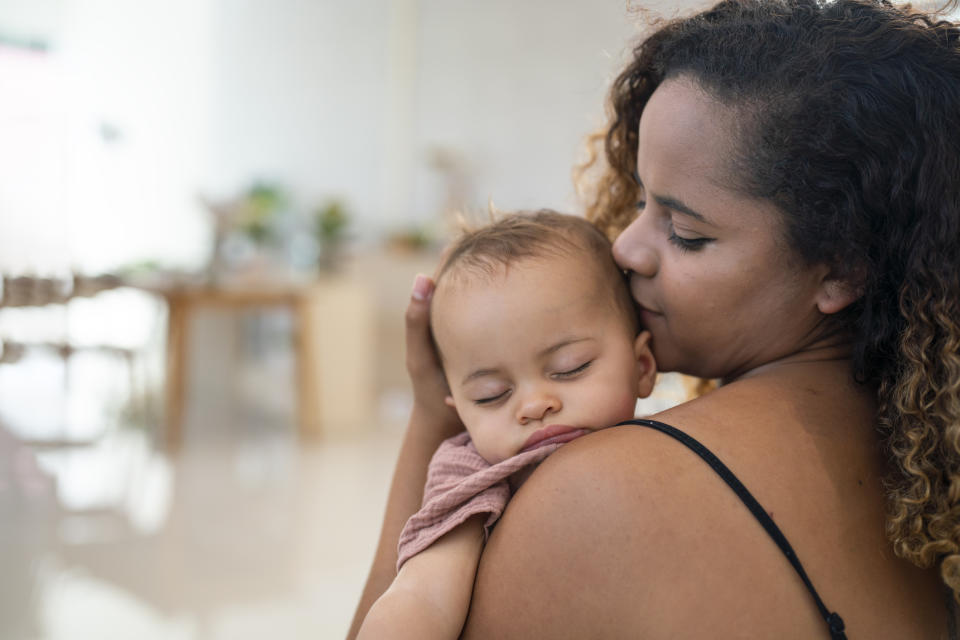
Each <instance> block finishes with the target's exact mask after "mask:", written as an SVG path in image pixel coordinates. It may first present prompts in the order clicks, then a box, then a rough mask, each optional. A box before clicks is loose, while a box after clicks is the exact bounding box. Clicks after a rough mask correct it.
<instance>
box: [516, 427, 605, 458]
mask: <svg viewBox="0 0 960 640" xmlns="http://www.w3.org/2000/svg"><path fill="white" fill-rule="evenodd" d="M587 433H590V430H589V429H578V428H576V427H569V426H567V425H564V424H551V425H547V426H546V427H544V428H542V429H537V430H536V431H534V432H533V433H532V434H530V437H529V438H527V441H526V442H524V443H523V448H522V449H520V453H523V452H524V451H530V450H532V449H536V448H538V447H545V446H546V445H548V444H557V443H563V442H570V441H571V440H575V439H577V438H579V437H580V436H582V435H584V434H587Z"/></svg>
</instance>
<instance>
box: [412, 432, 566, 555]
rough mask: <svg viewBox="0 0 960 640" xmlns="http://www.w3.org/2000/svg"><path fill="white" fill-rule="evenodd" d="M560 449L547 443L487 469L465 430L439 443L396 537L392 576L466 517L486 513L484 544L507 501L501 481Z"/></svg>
mask: <svg viewBox="0 0 960 640" xmlns="http://www.w3.org/2000/svg"><path fill="white" fill-rule="evenodd" d="M561 446H563V443H558V444H549V445H546V446H543V447H539V448H537V449H533V450H532V451H525V452H523V453H520V454H517V455H515V456H513V457H512V458H508V459H506V460H504V461H503V462H498V463H497V464H494V465H491V464H490V463H488V462H487V461H486V460H484V459H483V458H481V457H480V454H479V453H477V449H476V447H474V446H473V442H472V441H471V440H470V435H469V434H468V433H467V432H466V431H464V432H463V433H461V434H458V435H455V436H454V437H452V438H449V439H447V440H444V441H443V443H441V445H440V446H439V447H438V448H437V452H436V453H435V454H433V459H432V460H430V468H429V469H428V470H427V484H426V486H425V487H424V490H423V506H422V507H420V510H419V511H417V512H416V513H415V514H413V515H412V516H411V517H410V519H409V520H407V523H406V524H405V525H404V527H403V531H402V532H401V533H400V543H399V545H398V552H399V558H398V559H397V571H399V570H400V567H402V566H403V563H404V562H406V561H407V560H409V559H410V558H412V557H413V556H415V555H417V554H418V553H420V552H421V551H423V550H424V549H426V548H427V547H429V546H430V545H431V544H433V543H434V542H436V541H437V540H438V539H439V538H440V537H441V536H442V535H443V534H445V533H447V532H448V531H450V530H451V529H453V528H454V527H456V526H457V525H459V524H461V523H463V522H464V521H466V520H467V519H468V518H469V517H470V516H473V515H477V514H480V513H486V514H488V515H487V520H486V522H485V523H484V525H483V533H484V539H486V537H487V536H489V535H490V529H491V528H493V525H494V523H496V521H497V520H498V519H499V518H500V515H501V514H502V513H503V510H504V509H505V508H506V506H507V501H508V500H510V486H509V484H508V483H507V478H509V477H510V476H511V475H512V474H513V473H515V472H517V471H519V470H520V469H522V468H524V467H526V466H527V465H531V464H537V463H538V462H540V461H542V460H543V459H544V458H546V457H547V456H549V455H550V454H551V453H553V452H554V451H556V450H557V449H559V448H560V447H561Z"/></svg>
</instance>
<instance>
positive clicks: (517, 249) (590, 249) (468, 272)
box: [434, 209, 637, 323]
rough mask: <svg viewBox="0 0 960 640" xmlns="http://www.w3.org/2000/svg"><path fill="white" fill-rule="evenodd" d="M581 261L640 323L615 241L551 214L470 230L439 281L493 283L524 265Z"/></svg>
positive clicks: (444, 263)
mask: <svg viewBox="0 0 960 640" xmlns="http://www.w3.org/2000/svg"><path fill="white" fill-rule="evenodd" d="M581 256H582V257H584V258H586V260H585V261H584V268H585V269H587V268H590V267H591V263H592V267H593V272H594V274H595V277H596V279H597V281H598V287H600V288H602V287H606V288H607V289H609V291H610V293H611V296H612V298H611V299H612V302H614V304H615V305H616V307H617V308H618V309H619V310H620V311H622V312H623V313H624V314H625V316H626V317H628V318H629V319H630V321H631V322H634V323H636V322H637V320H636V318H637V314H636V307H635V306H634V303H633V299H632V297H631V296H630V290H629V288H628V287H627V284H626V279H625V276H624V274H623V272H622V271H621V270H620V268H619V267H617V264H616V262H614V260H613V254H612V252H611V245H610V240H608V239H607V237H606V236H605V235H604V234H603V233H602V232H601V231H600V230H599V229H598V228H597V227H596V226H595V225H594V224H593V223H591V222H589V221H587V220H586V219H584V218H581V217H578V216H574V215H569V214H563V213H558V212H556V211H552V210H550V209H540V210H538V211H521V212H514V213H510V214H506V215H504V216H502V217H500V218H498V219H496V220H494V221H493V222H491V223H490V224H487V225H484V226H481V227H478V228H470V227H466V228H465V229H464V231H463V233H462V235H461V236H460V237H458V238H457V239H456V240H454V242H453V243H452V244H451V245H450V246H449V247H447V250H446V252H445V253H444V257H443V259H442V260H441V262H440V266H439V268H438V269H437V272H436V275H435V277H434V280H435V281H436V283H437V285H438V286H439V285H440V283H441V281H443V280H448V279H456V280H462V279H464V278H471V277H477V276H480V277H492V276H494V275H495V274H497V273H500V272H501V270H502V269H504V268H509V267H510V266H511V265H513V264H515V263H517V262H520V261H523V260H530V259H537V258H547V257H581ZM600 283H602V284H600Z"/></svg>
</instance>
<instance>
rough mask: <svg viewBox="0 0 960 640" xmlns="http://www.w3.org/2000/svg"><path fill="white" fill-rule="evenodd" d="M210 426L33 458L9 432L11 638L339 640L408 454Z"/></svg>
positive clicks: (368, 440)
mask: <svg viewBox="0 0 960 640" xmlns="http://www.w3.org/2000/svg"><path fill="white" fill-rule="evenodd" d="M292 433H293V432H292V428H291V429H283V428H278V429H268V428H264V429H257V428H249V426H248V427H247V428H244V429H229V428H227V427H226V426H225V425H219V427H218V428H207V429H206V430H205V433H204V436H203V437H202V438H199V437H195V438H193V440H191V441H188V442H187V445H186V446H185V448H184V450H183V452H182V453H181V454H180V455H177V456H176V457H167V456H165V455H163V454H161V453H158V452H157V451H155V450H154V449H152V448H151V447H150V446H149V445H148V443H147V439H146V437H145V436H144V434H143V433H142V432H137V431H129V432H125V431H119V432H116V433H112V434H110V435H108V436H107V437H106V438H104V439H103V440H102V441H101V442H100V443H99V444H97V445H95V446H89V447H78V448H74V449H66V450H51V451H43V450H39V451H37V450H35V449H32V448H27V447H24V446H22V445H20V444H19V443H18V442H17V441H16V440H15V439H14V438H12V437H11V436H9V435H7V434H5V433H3V432H0V567H2V570H0V638H2V639H3V640H21V639H23V640H31V639H38V640H39V639H44V640H61V639H63V640H68V639H69V640H84V639H87V638H90V639H97V640H109V639H112V638H116V639H118V640H119V639H123V640H130V639H133V638H136V639H143V640H149V639H154V638H156V639H171V640H173V639H181V638H182V639H184V640H187V639H190V640H208V639H209V640H214V639H217V640H219V639H224V640H227V639H229V640H234V639H236V640H242V639H245V638H251V639H252V638H257V639H260V638H264V637H272V638H284V639H290V640H296V639H298V638H311V639H316V638H341V637H343V635H344V634H345V632H346V629H347V626H348V624H349V621H350V617H351V615H352V612H353V607H354V606H355V604H356V600H357V598H358V597H359V593H360V589H361V588H362V584H363V580H364V578H365V574H366V570H367V567H368V563H369V561H370V559H371V557H372V552H373V548H374V545H375V543H376V537H377V533H378V530H379V524H380V517H381V513H382V509H383V505H384V502H385V499H386V493H387V488H388V482H389V477H390V474H391V473H392V468H393V463H394V460H395V456H396V452H397V449H398V446H399V434H400V430H399V429H398V428H396V427H394V428H386V427H384V428H381V429H379V430H377V431H374V432H370V433H367V434H363V435H362V436H359V437H357V438H355V439H351V440H343V439H341V440H338V441H332V442H325V443H323V444H320V445H317V446H311V447H301V446H298V445H297V444H296V442H295V441H294V438H293V436H292Z"/></svg>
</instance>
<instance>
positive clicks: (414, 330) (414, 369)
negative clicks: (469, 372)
mask: <svg viewBox="0 0 960 640" xmlns="http://www.w3.org/2000/svg"><path fill="white" fill-rule="evenodd" d="M432 297H433V280H431V279H430V278H429V277H427V276H425V275H423V274H418V275H417V278H416V280H414V282H413V291H412V292H411V293H410V303H409V304H408V305H407V314H406V326H407V371H408V372H409V373H410V377H411V378H413V382H414V384H416V383H417V381H418V380H417V379H418V378H419V377H420V376H421V375H422V374H431V375H433V374H435V373H436V371H435V370H436V369H438V368H439V367H440V362H439V358H438V357H437V354H436V350H435V349H434V346H433V340H432V339H431V338H430V299H431V298H432Z"/></svg>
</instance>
